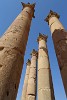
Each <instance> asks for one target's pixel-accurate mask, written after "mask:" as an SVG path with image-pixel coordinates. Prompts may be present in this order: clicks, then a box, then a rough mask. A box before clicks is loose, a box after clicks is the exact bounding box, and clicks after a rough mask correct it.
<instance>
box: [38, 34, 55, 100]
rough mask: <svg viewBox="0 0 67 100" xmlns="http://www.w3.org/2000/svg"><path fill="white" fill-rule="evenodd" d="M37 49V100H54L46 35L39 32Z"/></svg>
mask: <svg viewBox="0 0 67 100" xmlns="http://www.w3.org/2000/svg"><path fill="white" fill-rule="evenodd" d="M37 41H38V43H39V51H38V100H55V99H54V91H53V84H52V77H51V70H50V65H49V57H48V50H47V45H46V42H47V36H46V35H43V34H39V37H38V39H37Z"/></svg>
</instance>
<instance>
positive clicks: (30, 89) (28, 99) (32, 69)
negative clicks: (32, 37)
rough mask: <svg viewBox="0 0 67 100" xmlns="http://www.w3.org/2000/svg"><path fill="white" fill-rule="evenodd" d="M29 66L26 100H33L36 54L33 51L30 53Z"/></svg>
mask: <svg viewBox="0 0 67 100" xmlns="http://www.w3.org/2000/svg"><path fill="white" fill-rule="evenodd" d="M31 55H32V57H31V66H30V73H29V79H28V87H27V96H26V100H35V97H36V63H37V52H36V51H35V50H34V49H33V51H32V53H31Z"/></svg>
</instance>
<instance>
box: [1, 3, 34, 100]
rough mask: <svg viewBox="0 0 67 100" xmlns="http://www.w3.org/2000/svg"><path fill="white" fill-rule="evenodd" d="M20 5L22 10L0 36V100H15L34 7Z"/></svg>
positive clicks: (32, 5) (31, 5)
mask: <svg viewBox="0 0 67 100" xmlns="http://www.w3.org/2000/svg"><path fill="white" fill-rule="evenodd" d="M22 5H23V10H22V12H21V13H20V14H19V15H18V17H17V18H16V19H15V20H14V22H13V23H12V24H11V26H10V27H9V28H8V29H7V31H6V32H5V34H4V35H3V36H2V37H1V38H0V100H16V95H17V91H18V86H19V82H20V76H21V71H22V67H23V63H24V54H25V49H26V44H27V40H28V35H29V30H30V25H31V20H32V17H34V7H35V4H29V3H28V4H24V3H22Z"/></svg>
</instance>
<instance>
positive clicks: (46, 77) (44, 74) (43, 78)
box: [38, 68, 51, 89]
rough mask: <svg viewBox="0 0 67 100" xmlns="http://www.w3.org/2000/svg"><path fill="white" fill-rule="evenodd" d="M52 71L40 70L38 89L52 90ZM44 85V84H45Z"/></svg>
mask: <svg viewBox="0 0 67 100" xmlns="http://www.w3.org/2000/svg"><path fill="white" fill-rule="evenodd" d="M50 80H51V79H50V70H49V69H44V68H43V69H40V70H39V71H38V89H44V87H45V88H51V87H50ZM43 83H44V84H43Z"/></svg>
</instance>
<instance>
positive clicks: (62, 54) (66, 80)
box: [46, 11, 67, 95]
mask: <svg viewBox="0 0 67 100" xmlns="http://www.w3.org/2000/svg"><path fill="white" fill-rule="evenodd" d="M59 17H60V16H59V15H58V14H57V13H56V12H53V11H50V13H49V15H48V16H47V18H46V21H47V22H48V24H49V27H50V30H51V34H52V38H53V42H54V47H55V51H56V56H57V60H58V64H59V67H60V72H61V76H62V80H63V84H64V88H65V92H66V95H67V32H66V31H65V29H64V27H63V25H62V24H61V23H60V21H59Z"/></svg>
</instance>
